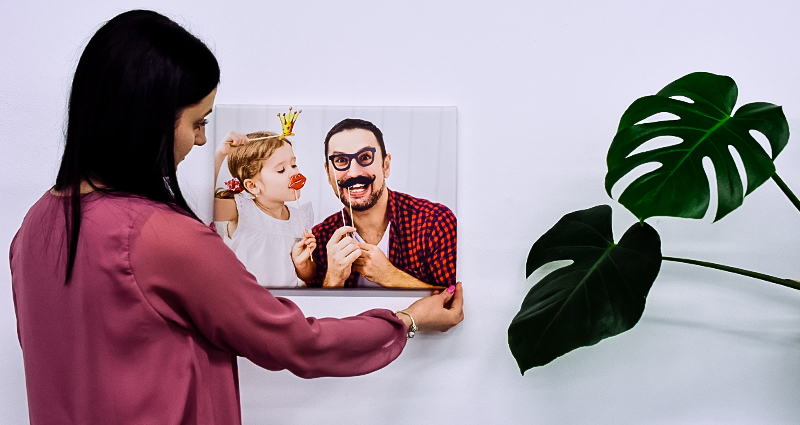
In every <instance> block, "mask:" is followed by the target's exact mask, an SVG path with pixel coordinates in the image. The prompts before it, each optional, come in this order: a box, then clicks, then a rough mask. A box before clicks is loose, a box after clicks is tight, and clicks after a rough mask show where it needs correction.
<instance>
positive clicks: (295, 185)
mask: <svg viewBox="0 0 800 425" xmlns="http://www.w3.org/2000/svg"><path fill="white" fill-rule="evenodd" d="M305 185H306V176H304V175H302V174H300V173H297V174H295V175H293V176H292V178H291V179H290V180H289V188H290V189H294V190H300V189H302V188H303V186H305Z"/></svg>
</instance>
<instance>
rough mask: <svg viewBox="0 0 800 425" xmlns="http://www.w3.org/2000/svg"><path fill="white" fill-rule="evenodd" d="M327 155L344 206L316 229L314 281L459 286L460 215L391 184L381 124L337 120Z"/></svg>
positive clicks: (333, 184) (319, 283) (327, 165)
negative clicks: (457, 258)
mask: <svg viewBox="0 0 800 425" xmlns="http://www.w3.org/2000/svg"><path fill="white" fill-rule="evenodd" d="M325 158H326V161H325V170H326V172H327V175H328V181H329V183H330V184H331V188H332V189H333V191H334V194H336V195H337V197H338V198H339V199H340V200H341V202H342V204H343V205H344V209H343V210H342V211H340V212H337V213H335V214H333V215H331V216H330V217H328V218H326V219H325V220H324V221H323V222H322V223H320V224H318V225H316V226H314V229H313V233H314V236H315V237H316V240H317V247H316V249H315V250H314V253H313V258H314V262H315V263H316V272H315V277H314V280H313V282H311V283H310V284H309V286H323V287H348V288H355V287H386V288H441V287H448V286H450V285H454V284H455V282H456V279H455V278H456V217H455V215H454V214H453V212H452V211H451V210H450V209H449V208H447V207H446V206H444V205H442V204H437V203H434V202H430V201H428V200H425V199H421V198H415V197H413V196H410V195H407V194H404V193H400V192H396V191H392V190H389V188H388V187H386V178H388V177H389V172H390V170H391V160H392V156H391V155H389V154H387V153H386V147H385V145H384V142H383V133H381V131H380V129H378V127H376V126H375V125H374V124H372V123H371V122H369V121H365V120H361V119H354V118H348V119H345V120H343V121H341V122H339V123H338V124H336V125H335V126H333V128H331V130H330V131H329V132H328V134H327V136H326V137H325ZM351 211H352V216H351ZM344 224H346V225H347V226H344Z"/></svg>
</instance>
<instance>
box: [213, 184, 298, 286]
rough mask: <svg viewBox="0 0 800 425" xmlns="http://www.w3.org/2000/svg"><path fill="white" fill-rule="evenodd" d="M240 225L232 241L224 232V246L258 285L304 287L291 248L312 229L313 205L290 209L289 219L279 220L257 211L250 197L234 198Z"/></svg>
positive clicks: (239, 194)
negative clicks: (298, 275) (297, 272)
mask: <svg viewBox="0 0 800 425" xmlns="http://www.w3.org/2000/svg"><path fill="white" fill-rule="evenodd" d="M234 200H235V201H236V209H237V210H238V212H239V223H238V225H237V226H236V231H234V232H233V236H232V237H231V238H228V237H227V234H228V232H227V231H225V232H223V233H224V234H225V237H223V239H224V240H225V243H226V244H227V245H228V246H229V247H230V248H231V249H232V250H233V252H234V253H235V254H236V257H238V258H239V261H241V262H242V263H243V264H244V266H245V267H246V268H247V271H249V272H250V273H252V274H253V275H255V277H256V279H257V280H258V283H260V284H261V285H262V286H266V287H269V288H296V287H299V286H305V283H304V282H303V281H302V280H300V279H299V278H298V277H297V274H296V272H295V269H294V263H293V262H292V255H291V253H292V245H294V244H295V242H297V241H298V240H300V238H302V237H303V229H306V230H309V231H310V230H311V227H312V225H313V223H314V212H313V209H312V207H311V203H308V202H307V203H305V204H303V205H301V206H300V208H297V207H293V206H291V205H286V206H287V207H288V208H289V219H288V220H278V219H277V218H274V217H271V216H269V215H267V213H265V212H264V211H262V210H261V209H260V208H258V205H256V204H255V202H254V201H253V199H252V198H251V197H248V196H246V195H243V194H242V193H238V194H236V195H235V196H234Z"/></svg>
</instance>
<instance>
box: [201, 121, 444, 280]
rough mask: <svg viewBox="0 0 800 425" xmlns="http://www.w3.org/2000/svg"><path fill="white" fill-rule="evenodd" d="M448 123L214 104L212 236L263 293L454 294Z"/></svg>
mask: <svg viewBox="0 0 800 425" xmlns="http://www.w3.org/2000/svg"><path fill="white" fill-rule="evenodd" d="M301 111H302V112H301ZM457 115H458V114H457V110H456V108H455V107H341V106H302V105H293V106H292V109H291V111H290V110H289V106H288V105H287V106H257V105H217V106H216V107H215V109H214V114H213V117H212V119H213V126H212V127H213V129H212V134H211V135H210V136H211V140H210V141H213V143H214V148H215V149H216V151H215V152H216V153H215V185H214V187H215V192H214V193H215V195H214V200H213V202H214V208H213V209H214V212H213V216H214V217H213V218H214V222H215V226H216V228H217V231H218V232H219V233H220V235H221V236H222V237H223V239H224V240H225V243H226V244H227V245H228V246H229V247H230V248H231V249H232V250H233V251H234V252H235V253H236V255H237V257H238V258H239V259H240V260H241V261H242V263H243V264H244V265H245V267H247V269H248V270H249V271H250V272H251V273H253V274H254V275H255V276H256V278H257V279H258V281H259V283H261V284H262V285H263V286H265V287H268V288H331V289H335V288H378V289H379V288H386V289H398V290H402V289H437V288H443V287H447V286H449V285H451V284H455V281H456V276H455V274H456V231H457V228H456V175H457V172H456V152H457ZM293 120H294V123H293V125H292V121H293ZM282 121H284V122H285V124H284V123H283V122H282ZM232 132H233V133H232ZM285 133H286V134H290V135H286V136H283V135H284V134H285ZM282 136H283V137H282ZM245 138H246V139H245ZM245 140H246V141H245ZM326 140H327V143H326ZM217 167H218V168H217ZM216 170H218V171H216ZM344 226H348V227H344Z"/></svg>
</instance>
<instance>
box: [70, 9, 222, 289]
mask: <svg viewBox="0 0 800 425" xmlns="http://www.w3.org/2000/svg"><path fill="white" fill-rule="evenodd" d="M217 84H219V65H218V64H217V60H216V58H214V54H213V53H211V51H210V50H209V49H208V47H206V45H205V44H203V42H202V41H200V40H199V39H198V38H197V37H195V36H193V35H192V34H190V33H189V32H188V31H186V30H185V29H184V28H183V27H181V26H180V25H178V24H176V23H175V22H173V21H171V20H170V19H169V18H167V17H165V16H163V15H160V14H158V13H156V12H152V11H148V10H132V11H130V12H125V13H122V14H120V15H118V16H116V17H115V18H113V19H111V20H110V21H108V22H106V23H105V25H103V26H102V27H101V28H100V29H99V30H97V33H96V34H95V35H94V36H93V37H92V38H91V40H89V43H88V44H87V45H86V49H84V51H83V54H82V55H81V58H80V60H79V61H78V66H77V69H76V70H75V76H74V78H73V80H72V90H71V91H70V96H69V109H68V115H67V116H68V118H67V128H66V145H65V147H64V156H63V158H62V159H61V168H60V169H59V171H58V176H57V177H56V184H55V190H57V191H60V192H64V193H66V194H68V196H65V197H64V198H63V199H64V214H65V216H66V219H67V239H66V242H67V274H66V282H69V280H70V277H71V275H72V270H73V267H74V264H75V253H76V250H77V248H78V236H79V234H80V228H81V202H80V198H81V197H80V188H81V182H84V181H85V182H88V183H89V184H90V185H92V186H93V187H94V189H95V190H96V191H101V192H110V193H115V194H119V195H126V194H127V195H136V196H142V197H145V198H148V199H151V200H153V201H157V202H161V203H164V204H167V205H169V206H171V207H173V208H175V209H176V210H178V211H180V212H182V213H184V214H186V215H189V216H191V217H193V218H197V216H196V215H195V214H194V212H192V210H191V208H189V205H188V204H187V203H186V200H185V199H184V198H183V194H182V193H181V190H180V187H178V183H177V178H176V177H175V158H174V136H175V123H176V122H177V120H178V118H179V117H180V114H181V113H182V112H183V110H184V109H185V108H187V107H189V106H191V105H195V104H197V103H198V102H200V101H201V100H203V98H205V97H206V96H207V95H209V94H210V93H211V91H212V90H213V89H214V88H215V87H216V86H217ZM95 183H99V185H95ZM198 220H199V219H198Z"/></svg>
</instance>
